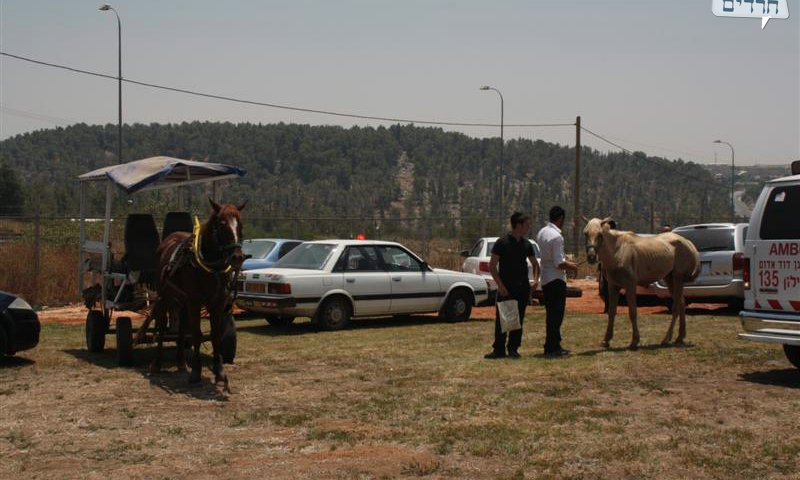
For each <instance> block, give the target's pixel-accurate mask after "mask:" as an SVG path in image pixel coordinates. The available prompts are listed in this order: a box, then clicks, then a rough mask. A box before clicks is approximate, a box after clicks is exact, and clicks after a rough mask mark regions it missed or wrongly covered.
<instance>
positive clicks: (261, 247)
mask: <svg viewBox="0 0 800 480" xmlns="http://www.w3.org/2000/svg"><path fill="white" fill-rule="evenodd" d="M301 243H303V241H302V240H287V239H284V238H253V239H250V240H245V241H243V242H242V252H243V253H244V254H245V255H249V256H250V258H248V259H247V260H245V261H244V264H243V265H242V270H254V269H256V268H269V267H271V266H272V264H273V263H275V262H277V261H278V260H280V259H281V258H283V256H284V255H286V254H287V253H289V252H291V251H292V249H294V247H296V246H298V245H300V244H301Z"/></svg>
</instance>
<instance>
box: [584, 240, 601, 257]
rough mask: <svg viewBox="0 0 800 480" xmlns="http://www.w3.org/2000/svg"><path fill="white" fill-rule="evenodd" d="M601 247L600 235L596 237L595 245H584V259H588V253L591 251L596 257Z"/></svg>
mask: <svg viewBox="0 0 800 480" xmlns="http://www.w3.org/2000/svg"><path fill="white" fill-rule="evenodd" d="M602 246H603V235H602V234H600V235H598V236H597V244H596V245H592V244H590V243H588V242H587V243H586V257H587V258H589V251H590V250H592V252H591V253H592V254H593V255H594V256H595V257H596V256H597V252H598V251H599V250H600V247H602Z"/></svg>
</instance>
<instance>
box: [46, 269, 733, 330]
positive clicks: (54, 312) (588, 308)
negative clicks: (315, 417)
mask: <svg viewBox="0 0 800 480" xmlns="http://www.w3.org/2000/svg"><path fill="white" fill-rule="evenodd" d="M568 285H569V286H570V287H577V288H580V289H581V290H582V291H583V295H582V296H581V297H575V298H568V299H567V313H594V314H597V315H603V316H605V314H604V313H603V300H602V299H601V298H600V295H599V294H598V291H597V280H594V279H580V280H570V281H569V282H568ZM691 306H692V308H693V309H701V310H708V311H714V310H717V309H724V308H725V306H724V305H721V304H706V303H693V304H692V305H691ZM532 308H534V309H536V308H541V309H544V307H542V306H541V305H535V306H533V307H532ZM638 312H639V314H641V315H650V314H663V315H669V310H668V309H667V308H666V307H665V306H663V305H656V306H640V307H638ZM86 313H87V310H86V307H85V306H84V305H83V304H80V303H76V304H73V305H68V306H66V307H59V308H49V309H46V310H42V311H40V312H39V320H40V321H41V322H42V323H62V324H67V325H77V324H82V323H84V322H85V321H86ZM240 313H242V312H241V311H238V310H237V311H235V312H234V314H236V315H238V314H240ZM117 315H127V316H129V317H131V318H132V319H133V321H134V323H137V322H140V321H142V320H143V319H144V316H143V315H141V314H139V313H136V312H120V313H118V314H117ZM494 315H495V307H494V306H488V307H475V308H474V309H473V310H472V318H475V319H490V318H494ZM617 315H618V316H624V317H627V315H628V308H627V307H625V306H620V307H618V309H617Z"/></svg>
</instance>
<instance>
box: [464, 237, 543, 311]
mask: <svg viewBox="0 0 800 480" xmlns="http://www.w3.org/2000/svg"><path fill="white" fill-rule="evenodd" d="M498 238H500V237H482V238H479V239H478V241H477V242H475V245H473V246H472V248H471V249H469V250H464V251H462V252H461V256H462V257H464V263H463V264H462V265H461V271H462V272H465V273H473V274H475V275H480V276H482V277H483V278H484V279H485V280H486V283H487V285H489V299H488V301H489V302H491V301H492V300H493V299H494V298H495V296H496V295H497V284H496V283H495V281H494V279H493V278H492V274H491V272H489V260H491V258H492V247H494V244H495V242H496V241H497V239H498ZM528 241H529V242H531V246H533V254H534V256H535V257H536V260H537V261H538V262H539V266H541V264H542V260H541V256H542V254H541V250H540V249H539V244H537V243H536V242H535V241H533V240H531V239H528ZM526 263H527V264H528V279H529V281H530V283H531V286H533V284H534V282H535V281H536V280H537V279H534V278H533V273H532V268H531V263H530V262H528V261H526ZM540 271H541V269H540ZM540 289H541V287H540Z"/></svg>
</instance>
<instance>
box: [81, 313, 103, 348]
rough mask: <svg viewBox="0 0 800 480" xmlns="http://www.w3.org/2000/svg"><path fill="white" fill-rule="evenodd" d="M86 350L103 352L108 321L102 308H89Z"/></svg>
mask: <svg viewBox="0 0 800 480" xmlns="http://www.w3.org/2000/svg"><path fill="white" fill-rule="evenodd" d="M85 328H86V350H89V351H90V352H94V353H98V352H102V351H103V348H105V345H106V331H107V330H108V322H107V321H106V317H105V316H104V315H103V312H101V311H100V310H89V313H88V314H87V315H86V327H85Z"/></svg>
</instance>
